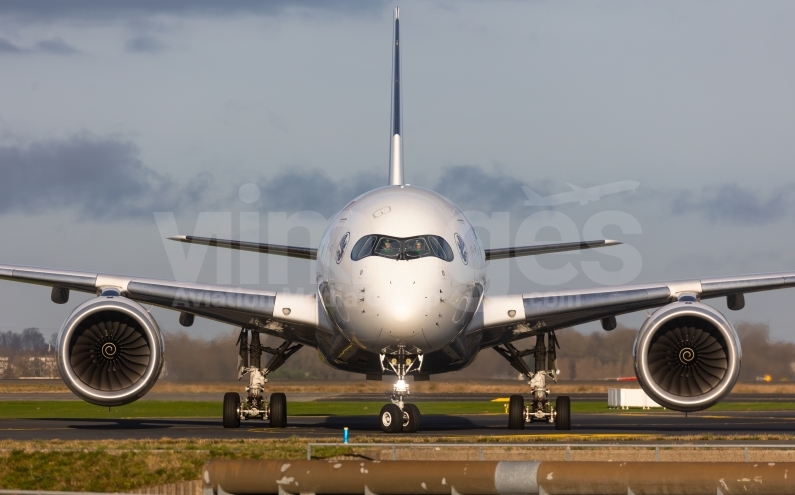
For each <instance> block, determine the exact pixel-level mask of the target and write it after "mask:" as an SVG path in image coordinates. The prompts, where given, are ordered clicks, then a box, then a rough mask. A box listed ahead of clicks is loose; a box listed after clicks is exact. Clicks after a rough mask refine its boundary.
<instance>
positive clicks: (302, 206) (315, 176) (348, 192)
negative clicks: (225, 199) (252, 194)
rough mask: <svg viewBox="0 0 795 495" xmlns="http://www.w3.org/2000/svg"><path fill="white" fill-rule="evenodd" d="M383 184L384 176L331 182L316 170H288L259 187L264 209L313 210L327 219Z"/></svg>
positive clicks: (371, 175)
mask: <svg viewBox="0 0 795 495" xmlns="http://www.w3.org/2000/svg"><path fill="white" fill-rule="evenodd" d="M385 183H386V174H376V173H366V174H356V175H355V176H354V177H346V178H345V179H342V180H333V179H331V178H330V177H329V176H328V175H326V174H325V173H324V172H322V171H319V170H309V169H290V170H288V171H285V172H284V173H281V174H279V175H276V176H275V177H273V178H267V179H262V180H261V181H260V183H259V187H260V190H261V191H262V196H261V198H262V203H263V205H264V207H263V209H264V210H270V211H289V212H296V211H316V212H318V213H321V214H322V215H324V216H326V217H329V216H331V215H333V214H335V213H337V212H338V211H339V210H340V209H342V207H343V206H345V205H346V204H348V203H349V202H350V201H351V200H352V199H353V198H355V197H356V196H359V195H361V194H363V193H365V192H367V191H370V190H372V189H375V188H377V187H381V186H383V185H385Z"/></svg>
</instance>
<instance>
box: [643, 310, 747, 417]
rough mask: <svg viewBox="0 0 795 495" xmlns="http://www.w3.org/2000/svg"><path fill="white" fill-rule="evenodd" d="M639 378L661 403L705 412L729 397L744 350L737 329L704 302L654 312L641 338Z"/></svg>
mask: <svg viewBox="0 0 795 495" xmlns="http://www.w3.org/2000/svg"><path fill="white" fill-rule="evenodd" d="M634 356H635V374H636V375H637V377H638V381H639V382H640V386H641V387H643V390H644V391H646V393H647V394H648V395H649V397H651V398H652V399H654V400H655V401H656V402H657V403H658V404H660V405H662V406H664V407H667V408H669V409H673V410H675V411H700V410H702V409H706V408H708V407H710V406H712V405H714V404H715V403H716V402H718V401H719V400H721V399H722V398H723V397H724V396H726V394H728V393H729V392H730V391H731V389H732V387H734V384H735V382H736V381H737V376H738V375H739V373H740V360H741V358H742V351H741V349H740V340H739V338H738V337H737V332H735V330H734V327H733V326H732V324H731V323H729V321H728V320H727V319H726V318H725V317H724V316H723V315H722V314H720V313H719V312H718V311H717V310H715V309H714V308H712V307H710V306H707V305H706V304H701V303H699V302H695V301H693V302H689V301H688V302H676V303H673V304H669V305H667V306H663V307H662V308H660V309H658V310H657V311H655V312H654V314H652V315H651V316H650V317H649V318H648V319H646V321H645V322H644V323H643V326H642V327H641V329H640V332H638V336H637V338H636V339H635V348H634Z"/></svg>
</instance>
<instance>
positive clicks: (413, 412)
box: [403, 404, 420, 433]
mask: <svg viewBox="0 0 795 495" xmlns="http://www.w3.org/2000/svg"><path fill="white" fill-rule="evenodd" d="M419 429H420V409H419V408H418V407H417V406H415V405H414V404H404V405H403V433H416V432H417V431H419Z"/></svg>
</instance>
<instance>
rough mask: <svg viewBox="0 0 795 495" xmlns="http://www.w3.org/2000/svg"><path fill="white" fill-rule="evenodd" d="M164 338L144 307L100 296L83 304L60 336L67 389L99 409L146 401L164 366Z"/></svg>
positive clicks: (63, 375) (124, 299)
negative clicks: (100, 407)
mask: <svg viewBox="0 0 795 495" xmlns="http://www.w3.org/2000/svg"><path fill="white" fill-rule="evenodd" d="M163 348H164V345H163V337H162V336H161V334H160V328H159V327H158V326H157V322H155V319H154V318H152V315H150V314H149V312H148V311H146V310H145V309H144V308H143V307H141V305H140V304H138V303H136V302H135V301H132V300H130V299H127V298H124V297H117V296H116V297H97V298H94V299H90V300H88V301H86V302H84V303H83V304H81V305H80V306H78V307H77V308H76V309H75V310H74V311H73V312H72V314H71V315H69V318H67V319H66V322H64V324H63V327H61V331H60V332H59V333H58V368H59V369H60V371H61V376H62V377H63V380H64V382H65V383H66V386H67V387H69V389H70V390H71V391H72V392H74V393H75V395H77V396H78V397H80V398H81V399H83V400H85V401H87V402H90V403H92V404H96V405H98V406H121V405H123V404H129V403H130V402H133V401H135V400H138V399H140V398H141V397H142V396H143V395H144V394H146V393H147V392H148V391H149V389H151V388H152V386H153V385H154V384H155V382H156V381H157V378H158V376H160V371H161V370H162V368H163Z"/></svg>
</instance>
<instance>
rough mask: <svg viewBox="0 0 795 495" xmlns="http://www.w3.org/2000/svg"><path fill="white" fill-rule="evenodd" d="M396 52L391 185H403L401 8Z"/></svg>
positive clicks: (398, 16) (393, 66)
mask: <svg viewBox="0 0 795 495" xmlns="http://www.w3.org/2000/svg"><path fill="white" fill-rule="evenodd" d="M394 48H395V51H394V52H393V54H392V123H391V128H392V131H391V133H390V135H389V136H390V149H389V185H391V186H402V185H403V140H402V134H403V123H402V120H401V118H402V113H403V112H402V110H403V107H402V105H401V99H400V7H395V46H394Z"/></svg>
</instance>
